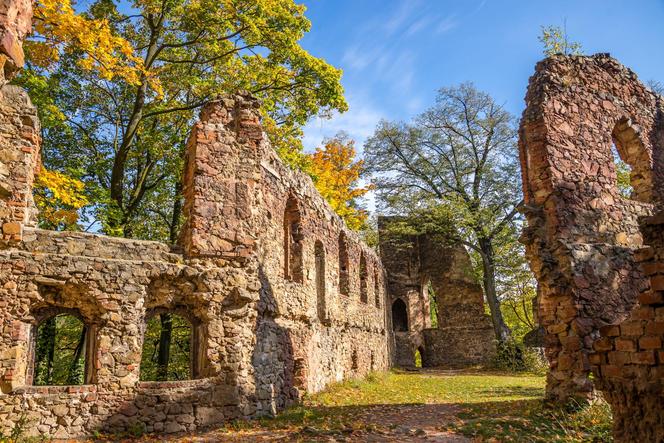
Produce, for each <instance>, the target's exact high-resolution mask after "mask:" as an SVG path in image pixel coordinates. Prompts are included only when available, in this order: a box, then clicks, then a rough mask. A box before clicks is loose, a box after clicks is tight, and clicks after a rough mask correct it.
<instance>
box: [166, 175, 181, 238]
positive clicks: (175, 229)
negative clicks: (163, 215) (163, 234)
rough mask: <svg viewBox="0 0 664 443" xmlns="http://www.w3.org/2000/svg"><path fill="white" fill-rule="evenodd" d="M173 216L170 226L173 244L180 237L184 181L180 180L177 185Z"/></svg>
mask: <svg viewBox="0 0 664 443" xmlns="http://www.w3.org/2000/svg"><path fill="white" fill-rule="evenodd" d="M173 198H174V201H173V215H172V217H171V225H170V226H169V228H170V229H169V230H170V232H169V240H170V242H171V244H175V243H177V241H178V237H179V235H180V216H181V215H182V181H181V180H178V182H177V183H176V184H175V195H174V196H173Z"/></svg>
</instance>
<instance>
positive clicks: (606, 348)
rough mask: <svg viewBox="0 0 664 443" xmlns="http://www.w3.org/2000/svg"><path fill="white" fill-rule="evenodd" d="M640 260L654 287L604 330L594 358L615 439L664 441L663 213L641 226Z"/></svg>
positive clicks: (594, 371) (598, 381) (645, 219)
mask: <svg viewBox="0 0 664 443" xmlns="http://www.w3.org/2000/svg"><path fill="white" fill-rule="evenodd" d="M641 231H642V233H643V236H644V241H645V243H646V244H648V245H649V246H647V247H645V248H643V249H640V250H638V251H637V252H636V254H635V259H636V260H637V261H638V262H639V263H640V264H641V268H642V269H643V270H644V272H645V274H646V276H647V278H648V279H649V281H650V287H648V288H646V289H645V290H644V291H643V292H642V293H641V294H640V295H639V305H638V306H637V307H636V308H635V309H634V310H633V311H632V313H631V314H630V316H629V317H628V318H627V319H626V320H625V321H623V322H622V323H620V324H619V325H608V326H605V327H603V328H601V329H600V333H601V338H600V339H599V340H597V341H596V342H595V345H594V348H595V351H596V352H595V353H594V354H591V355H590V362H591V364H592V366H591V367H592V371H593V374H594V375H595V376H596V377H597V386H598V387H599V388H600V389H601V390H602V391H603V392H604V396H605V397H606V399H607V400H608V401H609V403H611V407H612V409H613V417H614V435H615V438H616V441H625V442H636V441H639V442H641V441H643V442H646V441H648V442H650V441H652V442H655V441H664V408H663V407H662V405H664V386H663V383H662V382H663V380H664V348H663V347H662V342H664V278H663V277H664V212H660V213H658V214H657V215H656V216H653V217H647V218H644V219H643V220H642V222H641Z"/></svg>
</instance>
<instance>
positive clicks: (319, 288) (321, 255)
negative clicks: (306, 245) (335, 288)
mask: <svg viewBox="0 0 664 443" xmlns="http://www.w3.org/2000/svg"><path fill="white" fill-rule="evenodd" d="M314 257H315V260H316V300H317V304H316V308H317V311H318V320H320V321H321V322H325V321H327V305H326V302H325V246H323V243H322V242H321V241H320V240H316V243H315V244H314Z"/></svg>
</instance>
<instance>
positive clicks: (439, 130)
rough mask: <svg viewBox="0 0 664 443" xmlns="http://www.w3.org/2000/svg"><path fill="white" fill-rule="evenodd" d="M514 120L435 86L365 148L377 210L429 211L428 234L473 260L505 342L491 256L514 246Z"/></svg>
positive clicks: (478, 97)
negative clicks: (424, 106)
mask: <svg viewBox="0 0 664 443" xmlns="http://www.w3.org/2000/svg"><path fill="white" fill-rule="evenodd" d="M514 123H515V120H514V118H513V117H512V116H511V115H510V114H509V113H508V112H507V111H505V110H504V109H503V108H502V107H501V106H499V105H497V104H496V103H495V102H494V100H493V99H492V98H491V97H490V96H489V95H488V94H486V93H484V92H481V91H478V90H477V89H476V88H475V87H474V86H473V85H472V84H469V83H464V84H462V85H460V86H456V87H451V88H443V89H441V90H440V91H439V93H438V96H437V99H436V104H435V105H434V106H433V107H432V108H430V109H429V110H428V111H426V112H424V113H423V114H421V115H419V116H418V117H417V118H416V119H414V121H413V122H412V123H410V124H406V123H391V122H386V121H383V122H381V123H380V124H379V125H378V128H377V129H376V132H375V134H374V135H373V136H372V137H371V138H370V139H369V140H368V141H367V143H366V145H365V161H366V165H367V169H368V171H369V172H371V173H372V174H373V180H374V183H375V185H376V189H377V196H378V201H379V204H380V205H381V206H382V208H383V209H385V210H387V211H389V212H392V213H395V214H417V216H418V218H421V214H422V213H427V212H428V213H433V214H434V215H433V216H431V221H427V220H426V219H423V220H424V222H425V223H426V224H427V226H426V229H427V230H429V231H430V232H432V231H433V232H435V231H439V232H441V233H442V234H444V235H446V236H447V237H448V238H449V239H450V241H456V242H461V243H462V244H464V245H465V246H467V247H468V248H470V249H471V250H472V251H475V252H476V253H477V254H478V255H479V257H480V261H481V263H480V270H481V275H482V282H483V286H484V292H485V295H486V298H487V302H488V305H489V308H490V310H491V317H492V320H493V326H494V330H495V333H496V337H497V339H498V340H500V341H506V340H508V339H509V338H510V330H509V328H508V327H507V326H506V325H505V321H504V320H503V316H502V313H501V310H500V300H499V298H498V295H497V292H496V272H497V269H496V267H497V262H496V260H497V255H496V250H497V249H500V248H502V247H503V245H504V244H506V243H508V242H513V241H514V235H513V233H514V232H515V223H516V220H517V215H518V212H517V206H518V205H519V204H520V201H521V193H520V187H519V185H518V183H519V182H520V176H519V174H518V166H517V160H516V152H517V150H516V129H515V124H514Z"/></svg>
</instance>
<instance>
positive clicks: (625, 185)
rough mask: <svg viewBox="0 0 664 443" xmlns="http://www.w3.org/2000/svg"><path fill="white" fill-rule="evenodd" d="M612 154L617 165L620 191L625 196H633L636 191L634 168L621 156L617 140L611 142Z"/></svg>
mask: <svg viewBox="0 0 664 443" xmlns="http://www.w3.org/2000/svg"><path fill="white" fill-rule="evenodd" d="M611 154H612V155H613V163H614V164H615V165H616V179H617V185H618V193H619V194H620V195H621V196H623V197H625V198H631V197H632V193H633V192H634V188H632V183H631V177H632V168H631V167H630V166H629V165H628V164H627V163H625V162H624V161H623V160H622V158H620V153H619V152H618V148H617V147H616V144H615V142H613V143H611Z"/></svg>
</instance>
